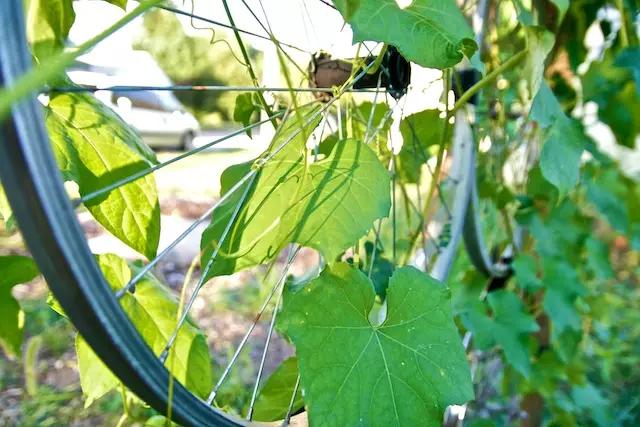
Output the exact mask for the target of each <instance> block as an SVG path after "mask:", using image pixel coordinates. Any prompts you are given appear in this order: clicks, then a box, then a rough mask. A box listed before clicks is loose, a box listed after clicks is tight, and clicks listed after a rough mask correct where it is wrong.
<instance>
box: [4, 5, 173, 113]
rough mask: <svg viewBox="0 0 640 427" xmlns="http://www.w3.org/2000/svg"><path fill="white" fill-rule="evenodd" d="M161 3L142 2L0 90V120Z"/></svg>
mask: <svg viewBox="0 0 640 427" xmlns="http://www.w3.org/2000/svg"><path fill="white" fill-rule="evenodd" d="M163 1H164V0H146V1H142V2H141V3H140V4H139V5H138V6H137V7H136V8H135V9H133V10H132V11H131V12H129V13H127V14H126V15H125V16H123V17H122V18H120V19H119V20H117V21H116V22H115V23H114V24H113V25H111V26H110V27H109V28H107V29H106V30H104V31H103V32H101V33H100V34H98V35H97V36H95V37H93V38H92V39H90V40H87V41H86V42H84V43H82V44H81V45H80V46H78V47H77V48H76V49H74V50H73V51H67V52H61V53H60V54H58V55H56V56H54V57H52V58H51V59H49V60H47V61H45V62H44V63H43V64H41V65H40V66H39V67H37V68H33V69H31V70H30V71H29V72H27V73H26V74H24V75H23V76H21V77H20V78H19V79H18V80H16V81H15V83H13V84H12V85H11V86H8V87H5V88H2V89H1V90H0V120H3V119H4V118H5V117H6V116H7V114H9V111H10V110H11V106H12V105H13V103H15V102H17V101H18V100H20V99H22V98H23V97H25V96H27V95H28V94H29V93H30V92H33V91H34V90H37V89H40V88H41V87H42V86H44V85H45V84H47V82H48V81H49V80H51V79H52V78H53V77H55V76H57V75H59V74H60V73H62V72H64V70H65V69H66V68H67V67H68V66H69V65H71V63H72V62H73V60H74V59H76V58H77V57H78V56H80V55H82V54H84V53H85V52H87V51H88V50H89V49H91V48H92V47H94V46H95V45H97V44H98V43H99V42H101V41H102V40H104V39H106V38H107V37H109V36H110V35H111V34H113V33H115V32H116V31H117V30H119V29H120V28H122V27H124V26H125V25H126V24H128V23H129V22H131V21H132V20H133V19H134V18H136V17H138V16H140V15H141V14H142V13H144V12H146V11H147V10H149V9H150V8H152V7H153V6H155V5H157V4H159V3H162V2H163Z"/></svg>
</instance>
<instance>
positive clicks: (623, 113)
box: [582, 53, 640, 148]
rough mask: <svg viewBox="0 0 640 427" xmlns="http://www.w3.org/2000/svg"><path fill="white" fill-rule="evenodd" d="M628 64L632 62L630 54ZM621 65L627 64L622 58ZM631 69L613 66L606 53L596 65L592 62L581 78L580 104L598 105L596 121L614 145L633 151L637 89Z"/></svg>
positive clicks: (638, 126)
mask: <svg viewBox="0 0 640 427" xmlns="http://www.w3.org/2000/svg"><path fill="white" fill-rule="evenodd" d="M627 55H629V59H628V60H629V61H633V57H634V55H633V54H627ZM622 58H623V59H622V60H621V61H622V62H621V63H622V64H627V62H626V61H627V58H626V55H624V56H623V57H622ZM635 75H636V72H635V69H634V68H631V67H628V66H626V65H625V66H623V65H621V66H614V59H613V56H612V55H611V54H610V53H607V54H605V57H604V58H603V60H602V61H600V62H593V63H592V64H591V66H590V67H589V70H588V71H587V72H586V73H585V75H584V76H583V77H582V86H583V96H584V101H585V102H586V101H594V102H596V103H597V104H598V118H599V119H600V120H601V121H602V122H604V123H605V124H607V125H608V126H609V127H610V128H611V130H612V131H613V133H614V135H615V136H616V139H617V142H618V144H621V145H623V146H625V147H629V148H633V147H634V145H635V137H636V135H638V134H640V121H638V120H636V117H638V116H639V115H640V96H639V95H638V93H639V91H640V89H638V87H637V84H635V83H634V81H633V79H634V77H635Z"/></svg>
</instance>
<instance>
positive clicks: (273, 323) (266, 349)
mask: <svg viewBox="0 0 640 427" xmlns="http://www.w3.org/2000/svg"><path fill="white" fill-rule="evenodd" d="M299 251H300V246H298V248H297V249H296V250H295V252H294V251H293V249H292V251H291V253H290V254H289V261H288V263H287V268H286V269H285V272H284V274H283V278H282V279H280V282H281V284H280V292H279V293H278V298H277V299H276V304H275V306H274V307H273V314H272V315H271V323H270V324H269V331H268V332H267V338H266V340H265V343H264V350H263V351H262V359H261V360H260V366H259V367H258V376H257V378H256V383H255V385H254V386H253V393H252V394H251V402H250V403H249V410H248V411H247V417H246V419H247V421H251V419H252V418H253V407H254V405H255V403H256V398H257V397H258V389H259V388H260V380H261V379H262V372H263V371H264V363H265V361H266V360H267V353H268V352H269V344H271V335H273V330H274V328H275V326H276V318H277V317H278V308H279V307H280V303H281V302H282V294H283V293H284V287H285V286H284V285H285V283H286V280H285V278H286V274H287V272H288V270H289V268H288V267H290V266H291V264H292V262H293V258H294V257H295V256H296V255H297V254H298V252H299Z"/></svg>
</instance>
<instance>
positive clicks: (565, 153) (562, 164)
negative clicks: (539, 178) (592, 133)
mask: <svg viewBox="0 0 640 427" xmlns="http://www.w3.org/2000/svg"><path fill="white" fill-rule="evenodd" d="M545 133H546V135H545V142H544V145H543V146H542V151H541V153H540V169H541V170H542V175H543V176H544V177H545V179H546V180H547V181H549V182H550V183H552V184H553V185H555V186H556V187H557V188H558V190H560V193H561V194H566V193H567V192H568V191H569V190H571V189H572V188H573V187H575V186H576V184H577V183H578V178H579V175H580V158H581V156H582V152H583V150H584V143H585V138H586V137H585V135H584V132H583V131H582V128H581V126H580V123H579V122H577V121H575V120H573V119H570V118H568V117H566V116H560V117H558V118H556V120H555V122H554V124H553V126H551V128H550V129H548V130H547V131H546V132H545Z"/></svg>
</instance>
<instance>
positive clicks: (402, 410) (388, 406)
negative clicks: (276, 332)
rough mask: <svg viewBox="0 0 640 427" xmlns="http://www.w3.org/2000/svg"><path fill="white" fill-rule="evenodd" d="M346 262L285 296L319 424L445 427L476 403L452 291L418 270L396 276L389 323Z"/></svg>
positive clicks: (285, 325) (284, 323) (286, 316)
mask: <svg viewBox="0 0 640 427" xmlns="http://www.w3.org/2000/svg"><path fill="white" fill-rule="evenodd" d="M374 298H375V292H374V289H373V285H372V283H371V281H370V280H368V279H367V277H366V276H365V275H364V274H363V273H362V272H360V271H359V270H358V269H357V268H355V267H353V266H351V265H350V264H346V263H337V264H335V265H333V266H331V267H327V268H326V269H325V270H324V271H323V272H322V273H321V275H320V277H318V278H317V279H315V280H313V281H312V282H311V283H309V284H308V285H307V286H305V287H303V288H302V289H300V290H299V291H298V292H295V293H292V292H289V293H287V294H286V296H285V305H284V308H283V311H282V315H281V318H280V327H281V328H282V329H283V330H284V331H285V332H286V333H287V335H288V336H289V337H291V339H292V340H293V342H294V343H295V345H296V352H297V354H298V361H299V365H300V375H301V381H302V385H303V388H304V399H305V402H306V404H307V408H308V411H309V419H310V422H311V425H318V426H354V425H367V426H389V425H407V426H440V425H441V423H442V415H443V412H444V409H445V408H446V407H447V405H451V404H462V403H464V402H466V401H468V400H470V399H472V398H473V389H472V386H471V376H470V373H469V366H468V363H467V360H466V357H465V354H464V349H463V347H462V344H461V342H460V337H459V335H458V331H457V329H456V327H455V324H454V323H453V319H452V315H451V303H450V291H449V290H448V288H447V287H446V286H444V285H443V284H441V283H440V282H438V281H436V280H434V279H432V278H430V277H429V276H427V275H425V274H424V273H421V272H420V271H418V270H416V269H415V268H413V267H403V268H400V269H398V270H396V272H395V273H394V275H393V277H392V278H391V281H390V283H389V289H388V291H387V304H388V305H387V316H386V320H385V321H384V322H383V323H382V324H381V325H380V326H374V325H372V324H371V323H370V322H369V320H368V318H369V314H370V312H371V309H372V307H373V304H374Z"/></svg>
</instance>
